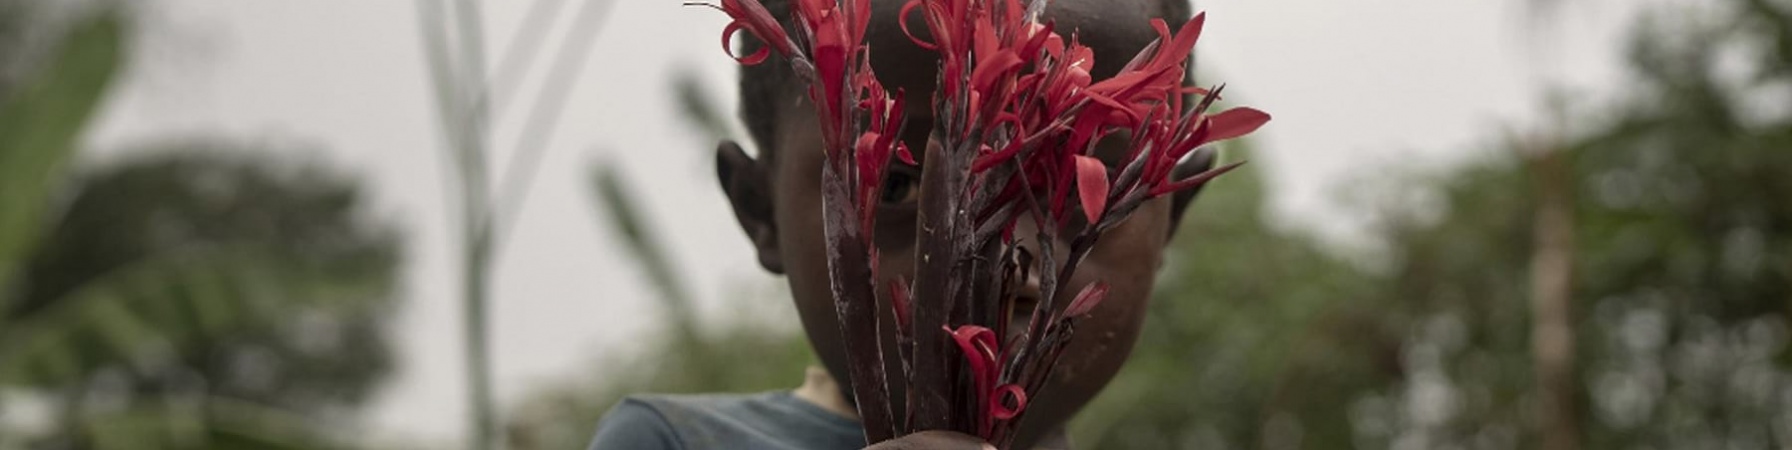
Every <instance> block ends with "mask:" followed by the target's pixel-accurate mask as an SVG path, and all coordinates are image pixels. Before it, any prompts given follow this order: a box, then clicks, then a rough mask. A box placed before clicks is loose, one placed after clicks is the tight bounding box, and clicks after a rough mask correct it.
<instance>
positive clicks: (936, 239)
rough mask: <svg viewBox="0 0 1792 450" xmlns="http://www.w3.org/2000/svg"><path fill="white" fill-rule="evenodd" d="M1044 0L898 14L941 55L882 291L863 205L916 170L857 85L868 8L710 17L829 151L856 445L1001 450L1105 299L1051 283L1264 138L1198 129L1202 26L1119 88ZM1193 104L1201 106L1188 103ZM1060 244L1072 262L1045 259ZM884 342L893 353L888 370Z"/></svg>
mask: <svg viewBox="0 0 1792 450" xmlns="http://www.w3.org/2000/svg"><path fill="white" fill-rule="evenodd" d="M1046 1H1047V0H1031V1H1030V2H1023V1H1021V0H911V1H910V2H909V3H908V4H907V5H905V6H904V7H903V9H902V13H901V17H902V18H903V19H902V21H903V23H901V26H902V29H903V30H904V31H905V32H908V31H909V30H910V26H911V25H910V24H908V23H907V20H906V19H907V18H908V17H909V16H910V15H911V13H912V12H913V11H915V10H919V11H920V12H921V17H924V18H925V22H926V26H927V28H928V30H929V31H930V33H929V35H930V36H931V41H928V40H923V39H919V38H916V37H915V36H914V34H913V33H910V34H909V37H910V39H913V40H914V41H915V43H916V44H917V45H920V46H921V47H923V48H926V49H929V50H932V51H935V52H938V53H939V57H940V63H939V72H938V78H937V83H938V84H937V88H936V91H935V93H934V96H933V98H932V99H931V100H932V101H931V103H930V107H931V108H932V117H935V118H936V120H935V122H934V123H935V124H934V126H933V129H932V130H931V132H930V135H929V136H930V137H929V139H928V141H929V144H928V145H927V148H925V149H919V150H920V151H924V152H925V154H924V158H923V159H924V160H925V161H926V164H924V165H922V169H921V180H920V186H921V197H920V214H919V216H918V217H917V219H916V221H917V223H916V224H915V227H916V230H917V237H916V239H917V244H916V245H917V246H918V250H919V252H920V257H919V258H918V260H917V262H916V264H917V267H915V271H914V273H915V279H914V280H898V281H897V282H895V283H893V284H892V285H890V286H883V287H881V288H880V287H879V286H876V285H875V284H876V280H878V279H879V278H878V277H877V273H878V271H879V268H878V261H879V258H878V255H877V252H878V249H877V247H876V246H875V245H874V244H873V242H874V241H873V239H872V232H873V231H874V230H875V229H876V228H875V227H873V224H875V223H876V221H877V217H876V211H877V207H876V206H877V205H876V203H877V202H876V201H877V195H878V192H879V190H878V188H879V186H881V185H882V183H883V181H884V177H885V175H886V172H887V168H888V166H889V165H890V164H891V162H892V161H893V160H900V161H902V162H904V163H907V164H915V158H914V154H913V152H914V151H916V150H917V149H910V148H908V147H907V145H906V144H904V143H903V142H901V140H900V139H898V137H899V136H901V135H902V131H901V129H902V127H903V126H904V124H905V122H904V120H903V117H904V116H903V111H904V108H905V107H906V106H907V103H906V102H905V99H904V98H902V93H901V92H895V93H892V92H889V91H887V90H885V89H884V87H883V86H882V85H881V84H879V82H878V80H877V78H876V77H875V76H874V75H873V73H872V71H871V66H870V59H869V50H868V48H867V46H866V45H865V43H864V42H865V30H866V27H867V25H868V23H869V21H870V14H871V8H870V4H869V0H838V1H837V0H792V2H793V3H792V5H791V8H790V14H791V16H792V17H791V18H790V19H791V20H790V22H791V26H790V29H789V30H788V31H787V30H786V28H785V27H783V26H781V25H780V21H779V20H777V18H775V17H773V16H772V14H771V13H770V11H768V10H767V9H766V8H765V7H764V6H763V5H762V4H760V3H759V2H758V0H720V2H721V3H720V5H719V9H721V10H722V11H724V12H725V13H727V14H728V15H729V17H732V18H733V19H734V20H733V22H731V23H729V24H728V26H727V28H726V29H725V30H724V31H723V33H722V38H723V46H724V48H725V49H726V48H727V47H728V40H729V39H730V38H731V37H732V36H733V35H734V34H736V33H738V32H741V31H745V32H747V33H749V34H751V35H752V36H753V37H755V38H757V39H759V40H760V41H762V42H764V44H765V45H764V46H763V47H761V48H760V49H759V50H758V51H757V52H756V53H753V54H750V55H745V56H738V57H737V59H738V60H739V61H740V62H741V63H742V64H758V63H761V62H763V61H764V60H765V59H766V58H767V57H768V56H769V55H770V54H771V53H772V52H776V53H778V54H779V55H780V56H782V57H783V58H784V60H786V61H788V62H789V64H790V65H791V68H792V70H793V72H794V73H795V74H796V75H797V77H798V78H799V79H800V80H801V81H802V82H804V83H805V84H806V86H807V93H808V98H809V100H810V101H811V102H812V103H813V105H814V106H815V110H816V113H817V117H816V119H817V121H818V123H819V125H820V127H821V135H822V141H823V142H822V144H823V148H824V151H825V152H826V153H827V155H826V156H827V159H826V161H827V162H826V163H825V164H824V165H823V173H822V183H823V187H822V192H823V194H822V201H823V211H824V226H825V229H826V240H827V254H828V258H829V278H830V282H831V286H832V289H833V294H834V301H835V310H836V312H837V314H838V315H839V319H840V324H841V333H842V338H843V339H844V342H845V343H846V347H847V350H848V355H849V356H848V358H849V361H848V366H849V370H850V373H849V375H850V377H851V384H852V386H853V396H854V398H855V400H856V403H855V404H856V405H857V408H858V411H859V414H860V418H861V420H862V421H863V423H864V425H865V433H866V439H867V440H868V441H869V442H879V441H883V440H885V439H889V438H891V437H895V436H898V435H902V434H907V433H910V432H913V431H920V430H954V431H959V432H964V433H968V434H974V435H977V436H980V437H983V438H984V439H986V440H988V441H989V442H991V443H993V444H995V445H997V446H999V447H1002V448H1007V447H1008V445H1009V444H1010V442H1011V441H1012V439H1013V436H1014V434H1013V429H1012V425H1013V424H1014V423H1016V422H1015V421H1016V419H1017V418H1018V417H1019V416H1020V415H1022V414H1024V413H1025V411H1026V406H1027V402H1028V398H1030V397H1037V396H1039V395H1044V394H1045V393H1043V392H1040V391H1039V390H1040V388H1041V387H1042V386H1043V385H1044V384H1045V381H1046V379H1047V378H1048V377H1050V376H1051V372H1052V368H1053V366H1054V363H1055V362H1056V360H1057V358H1058V355H1059V354H1060V353H1061V352H1062V351H1063V350H1064V348H1065V345H1066V344H1067V343H1068V342H1069V341H1070V339H1071V338H1072V335H1073V333H1074V329H1075V328H1076V324H1077V320H1078V319H1079V318H1080V317H1083V316H1084V315H1086V314H1087V313H1088V312H1089V311H1090V310H1091V309H1092V308H1094V307H1095V305H1097V304H1098V303H1100V302H1101V301H1102V299H1103V297H1104V296H1105V295H1106V292H1107V286H1106V284H1104V283H1101V282H1095V283H1091V284H1089V285H1086V286H1065V285H1063V284H1062V283H1060V280H1068V279H1069V278H1070V275H1071V274H1072V273H1074V271H1075V270H1076V268H1077V266H1078V264H1079V263H1080V262H1081V261H1082V259H1083V257H1084V256H1085V255H1086V254H1087V253H1088V252H1089V250H1090V249H1091V248H1092V247H1093V246H1094V245H1095V243H1096V242H1097V241H1098V240H1099V239H1101V236H1102V234H1103V233H1104V232H1106V231H1108V230H1109V229H1111V228H1113V227H1114V226H1116V225H1118V224H1119V223H1120V222H1121V221H1123V220H1125V218H1126V217H1127V216H1128V215H1130V214H1131V213H1132V212H1133V211H1134V210H1136V209H1137V208H1138V207H1139V206H1140V204H1142V203H1143V202H1145V201H1146V200H1149V199H1152V198H1155V197H1159V196H1163V195H1166V194H1170V193H1173V192H1177V191H1179V190H1183V189H1190V188H1194V187H1196V186H1199V185H1201V184H1202V183H1205V182H1207V181H1208V180H1210V179H1212V178H1213V177H1215V176H1218V175H1220V174H1221V173H1224V172H1226V171H1227V170H1230V169H1232V168H1234V167H1236V166H1237V164H1232V165H1228V166H1224V167H1219V168H1215V169H1212V170H1208V171H1206V172H1203V173H1200V174H1197V175H1194V176H1190V177H1187V178H1182V179H1176V178H1175V177H1174V176H1173V169H1174V168H1175V166H1176V164H1177V163H1178V162H1179V161H1181V160H1182V159H1183V158H1184V157H1185V156H1188V155H1189V154H1190V153H1191V152H1193V151H1194V150H1195V149H1197V148H1199V147H1201V146H1203V145H1205V144H1208V143H1212V142H1215V141H1220V140H1225V139H1230V138H1234V137H1238V136H1242V135H1245V134H1247V133H1250V132H1252V131H1254V130H1256V129H1257V128H1258V127H1260V126H1262V125H1263V124H1264V123H1265V122H1268V121H1269V115H1267V114H1265V113H1263V112H1261V111H1257V110H1254V109H1250V108H1233V109H1230V110H1227V111H1222V112H1217V113H1212V114H1209V112H1208V110H1209V107H1210V106H1211V105H1212V104H1213V102H1214V101H1215V100H1216V99H1218V98H1219V93H1220V90H1221V89H1220V88H1217V87H1216V88H1213V89H1202V88H1195V87H1187V86H1184V77H1185V75H1186V71H1185V69H1184V62H1185V61H1186V60H1187V58H1188V57H1189V54H1190V52H1191V51H1192V49H1193V47H1194V44H1195V40H1196V38H1197V37H1198V36H1199V35H1200V32H1201V26H1202V23H1203V21H1204V19H1205V16H1204V15H1197V16H1195V17H1194V18H1193V19H1192V20H1189V21H1188V22H1187V23H1183V24H1181V26H1180V27H1179V28H1178V29H1177V30H1176V31H1175V32H1172V31H1171V29H1170V26H1169V25H1168V24H1166V23H1164V22H1163V21H1161V20H1154V21H1153V22H1152V23H1151V26H1152V27H1154V28H1155V29H1156V30H1157V34H1158V36H1159V38H1158V39H1157V40H1156V41H1155V42H1153V43H1152V44H1151V45H1149V46H1147V47H1146V48H1145V49H1144V50H1143V51H1141V52H1140V53H1139V54H1138V55H1137V56H1135V57H1134V58H1133V59H1132V60H1131V62H1130V63H1128V64H1126V65H1125V67H1124V68H1123V69H1121V70H1120V72H1119V73H1118V74H1116V75H1115V76H1113V77H1111V78H1108V79H1106V80H1102V81H1094V80H1093V79H1092V77H1091V76H1090V70H1091V68H1092V67H1093V58H1094V55H1093V52H1092V51H1091V50H1090V49H1089V48H1088V47H1086V46H1084V45H1081V44H1080V43H1078V42H1077V40H1076V38H1075V37H1074V35H1073V36H1072V37H1071V38H1069V39H1066V38H1065V37H1064V36H1062V35H1060V34H1059V33H1057V32H1056V31H1055V30H1054V29H1053V24H1052V23H1051V22H1041V21H1040V15H1041V13H1042V11H1043V10H1044V6H1045V3H1046ZM1191 94H1192V96H1198V100H1197V101H1195V102H1194V103H1193V104H1189V105H1185V104H1184V102H1185V101H1186V99H1188V98H1190V97H1191ZM1122 131H1128V132H1130V147H1129V150H1128V151H1127V153H1126V155H1125V157H1124V158H1123V159H1121V160H1120V161H1119V163H1118V164H1116V165H1115V166H1114V169H1115V170H1112V171H1110V169H1109V167H1108V166H1107V165H1106V164H1104V163H1103V162H1102V161H1101V160H1099V159H1097V158H1095V157H1094V156H1093V155H1092V152H1093V150H1094V148H1095V144H1096V142H1097V141H1099V140H1101V139H1102V138H1103V137H1105V136H1108V135H1111V134H1115V133H1118V132H1122ZM1071 199H1075V201H1074V202H1073V201H1072V200H1071ZM1023 217H1025V218H1031V219H1032V220H1033V222H1034V223H1036V224H1038V226H1037V232H1038V236H1037V239H1036V240H1035V241H1034V242H1035V243H1036V244H1035V247H1036V248H1033V249H1028V248H1025V247H1022V246H1020V245H1018V243H1017V239H1016V236H1015V230H1016V226H1015V225H1016V223H1017V221H1019V220H1020V219H1021V218H1023ZM1060 241H1064V242H1069V248H1066V249H1059V248H1054V244H1053V243H1054V242H1060ZM1029 274H1036V275H1029ZM1029 276H1036V277H1037V279H1038V286H1039V289H1040V294H1039V296H1040V301H1039V302H1038V304H1036V305H1035V306H1034V309H1033V311H1031V320H1029V321H1028V323H1027V324H1026V326H1025V330H1024V331H1022V332H1019V333H1013V334H1012V337H1009V336H1010V335H1011V333H1009V330H1007V327H1008V320H1007V318H1008V317H1010V316H1011V314H1012V312H1013V309H1014V308H1015V307H1016V301H1015V299H1016V296H1017V292H1016V290H1017V288H1018V286H1019V285H1020V284H1021V283H1023V282H1024V281H1025V280H1026V278H1027V277H1029ZM1068 289H1076V290H1077V291H1076V292H1078V293H1077V294H1076V295H1075V296H1074V297H1072V298H1073V300H1071V301H1070V302H1069V303H1068V304H1065V305H1060V304H1056V303H1057V302H1055V301H1054V299H1055V298H1057V297H1058V294H1060V293H1061V291H1067V290H1068ZM880 293H882V294H885V295H884V296H882V298H883V299H884V301H882V302H880V301H879V298H880V296H879V294H880ZM880 307H884V308H891V309H892V314H893V315H894V316H895V318H896V321H895V322H896V325H897V327H896V329H895V330H880V329H879V326H878V318H877V316H878V314H877V308H880ZM891 341H894V342H891ZM888 344H894V345H889V347H891V348H896V349H899V351H897V352H896V354H893V355H892V354H886V352H884V351H883V349H884V348H885V346H886V345H888ZM886 367H892V368H894V367H900V368H901V369H900V373H888V372H890V371H888V370H886ZM890 383H903V386H906V388H907V389H906V392H907V394H908V395H906V396H905V398H901V399H894V398H891V397H892V396H891V394H890V387H891V384H890ZM898 405H899V406H901V407H902V408H901V411H903V412H905V413H906V414H904V417H903V418H902V419H901V420H897V418H896V417H895V415H896V414H895V411H897V410H896V409H894V407H895V406H898Z"/></svg>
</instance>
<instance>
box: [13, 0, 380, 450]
mask: <svg viewBox="0 0 1792 450" xmlns="http://www.w3.org/2000/svg"><path fill="white" fill-rule="evenodd" d="M31 6H33V5H31V4H26V3H21V2H15V1H10V0H8V1H5V2H3V3H0V8H4V9H3V10H0V11H4V12H5V13H6V14H5V16H6V17H5V18H4V19H0V39H4V40H7V42H4V44H5V45H6V46H5V47H4V48H0V50H6V51H7V53H5V54H0V61H4V62H5V64H6V68H8V70H16V71H18V73H19V74H21V75H20V76H19V77H18V78H17V79H16V80H12V79H8V83H13V82H14V81H16V84H9V85H8V86H7V87H6V88H5V89H0V394H4V395H0V448H34V449H35V448H42V449H85V448H92V449H110V448H125V449H143V448H331V447H336V446H338V445H339V444H340V442H339V440H340V438H342V437H343V436H341V434H340V433H336V432H334V431H333V430H332V428H334V426H339V425H342V424H343V423H341V422H340V419H337V417H339V416H341V415H342V413H344V412H347V408H349V407H352V406H353V405H355V404H356V403H359V402H360V401H362V400H364V399H365V398H366V396H367V394H368V393H369V392H370V391H371V389H372V388H373V387H374V382H375V381H376V380H378V379H379V378H380V377H381V376H382V375H383V374H384V372H385V370H386V368H387V367H389V366H390V363H389V359H390V355H389V351H388V349H387V346H386V345H385V340H384V335H383V333H382V332H381V329H382V328H383V325H384V318H385V317H386V316H387V315H388V313H389V310H390V309H391V300H392V297H391V295H390V290H391V283H392V278H393V275H394V271H395V267H396V264H397V258H398V253H397V252H398V247H397V241H396V234H395V233H394V232H393V230H392V229H391V228H390V227H389V226H387V225H385V224H381V223H376V222H373V221H370V220H368V219H367V218H365V217H363V215H362V214H361V213H362V211H361V210H362V208H364V207H365V204H364V201H363V198H362V197H361V195H360V193H359V188H357V187H356V186H355V184H354V183H353V182H351V180H348V179H346V178H342V177H338V176H335V175H333V174H330V173H327V172H326V171H323V170H322V169H319V168H316V167H313V166H311V165H309V164H292V163H291V162H290V161H273V160H264V159H263V158H252V157H247V156H245V155H244V154H243V153H244V152H245V151H249V150H248V149H249V148H253V147H260V146H259V145H240V144H237V143H230V142H212V141H192V142H174V143H169V144H165V145H159V146H152V147H150V148H145V149H141V150H140V151H136V152H132V153H133V154H138V155H148V156H139V157H134V158H130V159H126V160H122V161H115V162H112V163H109V164H105V165H102V167H100V168H98V169H96V170H91V171H87V172H86V173H82V174H79V175H70V173H71V171H69V170H67V169H66V168H65V166H66V165H67V163H68V161H69V160H70V159H71V158H72V157H73V154H74V150H75V146H76V145H77V143H78V140H79V139H80V136H81V133H82V131H83V130H84V129H85V127H86V124H87V123H88V122H89V121H90V119H91V118H92V117H93V115H94V113H95V111H96V110H97V109H98V106H99V105H100V104H101V102H102V100H103V99H104V98H105V94H106V92H107V85H109V84H110V82H111V81H112V79H113V78H115V74H116V73H117V72H118V71H119V66H120V65H121V64H120V63H121V61H122V60H123V59H124V56H123V54H124V49H125V48H126V47H128V45H127V44H128V41H129V39H128V35H129V33H128V32H127V30H126V28H128V27H127V26H126V24H127V23H128V20H126V19H125V18H124V17H123V16H122V14H121V13H120V12H119V11H118V10H113V9H101V10H97V11H96V12H92V13H87V14H82V15H80V16H79V17H77V18H75V19H74V20H73V22H71V23H69V24H68V25H67V26H66V27H63V26H60V25H56V24H51V25H53V26H43V25H44V24H41V23H37V22H36V16H28V15H26V14H36V12H35V11H31V10H30V8H29V7H31ZM15 13H17V14H15ZM27 25H29V26H33V27H39V26H42V28H44V29H50V30H55V31H58V32H60V35H57V36H51V37H53V38H54V39H50V41H51V42H50V44H52V45H48V46H46V49H47V50H45V51H43V52H42V53H43V54H42V55H30V54H24V53H22V52H21V51H19V50H18V49H19V48H21V46H18V45H13V44H16V42H15V41H14V40H15V39H19V38H18V37H19V36H22V35H24V34H26V32H25V31H20V30H21V27H24V26H27ZM33 32H35V31H33ZM228 153H237V155H229V154H228ZM10 402H17V403H19V404H21V405H24V406H21V407H18V408H14V407H13V406H15V405H14V404H9V403H10ZM9 413H10V414H19V415H21V416H23V417H7V416H6V415H7V414H9ZM21 424H32V425H21Z"/></svg>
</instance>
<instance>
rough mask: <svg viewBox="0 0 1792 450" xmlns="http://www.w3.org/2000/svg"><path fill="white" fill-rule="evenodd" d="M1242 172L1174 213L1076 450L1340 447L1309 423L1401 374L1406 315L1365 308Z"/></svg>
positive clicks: (1337, 426) (1255, 177) (1081, 419)
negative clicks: (1160, 260)
mask: <svg viewBox="0 0 1792 450" xmlns="http://www.w3.org/2000/svg"><path fill="white" fill-rule="evenodd" d="M1245 154H1249V153H1248V152H1247V153H1245ZM1250 167H1251V166H1246V168H1243V169H1240V170H1237V171H1234V172H1233V173H1231V174H1228V175H1226V176H1225V177H1221V178H1220V179H1218V180H1216V181H1214V182H1212V183H1209V185H1208V186H1207V187H1206V188H1204V189H1203V191H1202V192H1201V195H1200V198H1199V200H1197V201H1196V202H1195V203H1194V206H1193V207H1191V209H1190V210H1189V212H1188V215H1187V216H1186V217H1185V218H1184V223H1183V226H1182V228H1181V230H1179V231H1178V232H1177V236H1176V239H1175V240H1174V242H1173V247H1172V249H1171V251H1170V253H1169V254H1170V260H1169V261H1168V263H1167V265H1166V267H1165V268H1164V270H1163V273H1161V274H1160V275H1159V280H1161V281H1162V285H1160V286H1159V287H1158V290H1157V292H1158V295H1157V296H1156V298H1154V299H1153V300H1152V303H1151V305H1150V309H1151V312H1150V313H1149V314H1148V315H1147V316H1146V325H1145V328H1144V331H1143V333H1142V335H1141V337H1140V341H1139V343H1138V345H1137V346H1136V347H1135V348H1134V350H1133V356H1132V358H1131V359H1130V360H1129V361H1128V362H1127V365H1126V367H1125V368H1124V369H1123V370H1122V371H1121V373H1120V375H1119V376H1118V377H1117V378H1116V379H1115V380H1114V382H1113V383H1112V384H1110V385H1109V387H1108V389H1107V390H1106V391H1105V392H1104V393H1103V394H1102V396H1101V397H1099V398H1098V399H1097V400H1096V401H1095V402H1094V403H1092V404H1091V405H1089V406H1088V407H1087V408H1085V409H1084V411H1083V413H1081V414H1079V415H1078V419H1077V421H1076V423H1075V424H1074V425H1073V427H1072V432H1071V436H1072V437H1073V439H1074V440H1075V441H1076V442H1077V444H1079V447H1081V448H1102V449H1108V448H1249V447H1267V448H1285V447H1283V445H1282V444H1283V443H1284V441H1282V440H1285V439H1293V441H1290V442H1296V443H1298V442H1300V440H1301V436H1303V435H1304V436H1307V438H1308V439H1323V441H1322V442H1331V443H1335V444H1336V445H1339V446H1343V445H1346V444H1347V443H1348V442H1350V437H1351V433H1352V430H1351V429H1350V428H1349V426H1348V423H1346V422H1343V421H1337V420H1318V419H1319V418H1325V417H1342V416H1343V415H1345V413H1346V412H1347V407H1348V406H1349V405H1350V400H1351V398H1350V396H1351V395H1353V393H1355V392H1359V391H1361V390H1363V389H1366V388H1372V387H1374V386H1375V385H1376V382H1379V381H1381V380H1386V379H1389V378H1390V377H1395V376H1397V375H1398V374H1399V371H1400V370H1401V368H1400V364H1399V361H1398V346H1399V339H1400V338H1401V336H1400V335H1399V334H1398V333H1399V329H1398V328H1396V327H1394V324H1398V323H1400V322H1401V321H1402V319H1404V318H1403V317H1393V316H1385V315H1382V314H1378V313H1377V312H1376V311H1374V310H1372V309H1366V308H1364V306H1365V304H1364V303H1363V301H1362V300H1361V299H1363V298H1365V297H1367V296H1368V295H1367V293H1368V292H1369V285H1368V283H1367V280H1366V278H1365V277H1364V276H1362V275H1361V274H1360V273H1359V272H1358V271H1357V270H1356V269H1355V268H1354V267H1352V266H1351V265H1349V264H1347V263H1346V262H1344V261H1341V260H1339V259H1337V258H1334V257H1332V256H1330V255H1328V254H1326V253H1325V252H1324V251H1322V249H1321V247H1320V246H1319V245H1317V243H1316V242H1315V241H1314V240H1313V239H1311V238H1309V237H1306V236H1302V235H1299V234H1297V233H1294V232H1291V231H1286V230H1283V229H1281V228H1279V227H1277V226H1276V225H1274V224H1273V223H1272V222H1270V221H1267V220H1265V219H1264V218H1263V215H1264V214H1265V210H1264V209H1265V207H1266V206H1267V204H1266V203H1265V202H1266V198H1265V197H1264V184H1263V181H1262V179H1261V176H1260V175H1259V174H1258V173H1257V171H1256V170H1255V169H1252V168H1250ZM1338 335H1349V336H1352V337H1353V338H1352V339H1348V340H1340V339H1334V338H1335V337H1336V336H1338ZM1303 428H1304V429H1303Z"/></svg>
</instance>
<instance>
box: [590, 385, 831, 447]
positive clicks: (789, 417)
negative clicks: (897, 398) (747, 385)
mask: <svg viewBox="0 0 1792 450" xmlns="http://www.w3.org/2000/svg"><path fill="white" fill-rule="evenodd" d="M864 447H865V432H864V430H863V429H862V428H860V427H859V423H858V422H856V421H853V420H851V419H847V418H845V417H841V416H840V415H838V414H834V413H831V412H828V411H827V410H824V409H821V407H819V406H816V405H814V404H811V403H809V402H805V401H803V400H801V399H798V398H796V396H793V395H791V393H790V391H777V392H767V393H760V394H703V395H635V396H629V397H627V398H624V399H622V402H620V403H617V404H616V407H614V408H611V409H610V412H609V413H607V414H605V415H604V418H603V420H602V421H599V422H598V424H597V436H595V437H593V438H592V439H591V448H590V450H662V449H663V450H708V449H730V450H858V449H862V448H864Z"/></svg>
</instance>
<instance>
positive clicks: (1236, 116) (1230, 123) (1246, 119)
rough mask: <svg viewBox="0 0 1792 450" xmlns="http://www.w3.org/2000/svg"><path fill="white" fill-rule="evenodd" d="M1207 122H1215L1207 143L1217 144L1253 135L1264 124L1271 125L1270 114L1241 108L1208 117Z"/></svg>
mask: <svg viewBox="0 0 1792 450" xmlns="http://www.w3.org/2000/svg"><path fill="white" fill-rule="evenodd" d="M1207 120H1208V121H1210V122H1213V129H1212V130H1210V131H1209V132H1208V133H1209V134H1208V135H1207V142H1215V141H1223V140H1227V139H1232V138H1235V137H1239V136H1244V135H1247V134H1251V132H1252V131H1257V128H1258V127H1262V126H1263V124H1265V123H1269V113H1265V112H1263V111H1258V110H1255V109H1251V108H1245V107H1239V108H1232V109H1228V110H1225V111H1223V112H1220V113H1219V114H1214V115H1211V116H1207Z"/></svg>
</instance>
